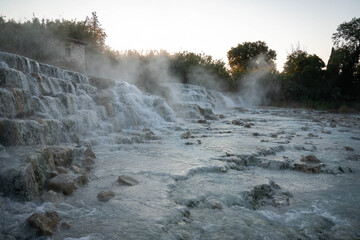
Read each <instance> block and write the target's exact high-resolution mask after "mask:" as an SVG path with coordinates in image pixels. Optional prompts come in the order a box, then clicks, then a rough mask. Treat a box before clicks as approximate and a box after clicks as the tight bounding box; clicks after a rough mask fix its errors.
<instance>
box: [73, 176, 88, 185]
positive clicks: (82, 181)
mask: <svg viewBox="0 0 360 240" xmlns="http://www.w3.org/2000/svg"><path fill="white" fill-rule="evenodd" d="M76 182H77V183H78V184H80V185H87V184H88V183H89V177H88V176H87V174H86V173H84V174H82V175H80V176H78V177H77V178H76Z"/></svg>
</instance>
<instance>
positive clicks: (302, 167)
mask: <svg viewBox="0 0 360 240" xmlns="http://www.w3.org/2000/svg"><path fill="white" fill-rule="evenodd" d="M294 167H295V170H296V171H300V172H305V173H320V172H321V165H318V164H316V165H314V164H298V163H295V164H294Z"/></svg>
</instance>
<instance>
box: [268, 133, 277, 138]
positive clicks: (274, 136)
mask: <svg viewBox="0 0 360 240" xmlns="http://www.w3.org/2000/svg"><path fill="white" fill-rule="evenodd" d="M270 137H272V138H277V137H278V135H277V134H276V133H272V134H270Z"/></svg>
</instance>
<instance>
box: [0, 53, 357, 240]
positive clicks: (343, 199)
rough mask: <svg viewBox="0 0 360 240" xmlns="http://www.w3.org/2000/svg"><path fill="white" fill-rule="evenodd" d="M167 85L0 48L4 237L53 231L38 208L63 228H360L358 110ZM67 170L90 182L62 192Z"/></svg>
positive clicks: (306, 232) (323, 233) (99, 232)
mask: <svg viewBox="0 0 360 240" xmlns="http://www.w3.org/2000/svg"><path fill="white" fill-rule="evenodd" d="M166 87H167V88H169V89H170V90H171V96H170V98H169V99H163V98H161V97H157V96H153V95H149V94H146V93H143V92H141V91H140V90H139V89H138V88H137V87H135V86H133V85H130V84H128V83H126V82H115V81H110V80H105V79H94V78H88V77H86V76H84V75H81V74H78V73H74V72H69V71H65V70H62V69H60V68H56V67H53V66H49V65H45V64H38V63H37V62H35V61H33V60H29V59H27V58H24V57H20V56H17V55H13V54H7V53H0V100H1V102H0V143H1V144H2V146H1V147H0V183H1V186H0V239H32V238H35V239H45V238H44V237H42V236H41V235H37V233H36V231H35V229H36V228H33V227H30V226H29V223H28V222H27V220H26V219H28V218H29V217H30V216H32V214H34V213H45V212H52V211H55V212H56V213H57V214H58V215H59V217H60V218H61V222H60V223H58V225H57V228H56V229H54V230H53V232H51V234H52V236H51V239H68V240H70V239H294V238H296V239H358V238H360V231H359V229H360V217H359V216H360V209H359V207H358V203H359V201H360V193H359V191H358V190H359V187H360V182H359V174H360V166H359V161H360V153H359V152H360V148H359V142H360V128H359V126H360V117H359V116H358V115H341V114H330V113H322V112H316V111H309V110H292V109H275V108H252V109H244V108H240V107H236V106H235V105H234V103H233V102H232V101H231V100H230V99H229V98H227V97H225V96H224V95H222V94H221V93H219V92H216V91H211V90H207V89H205V88H203V87H199V86H193V85H181V84H168V85H167V86H166ZM93 153H95V154H94V155H96V158H95V159H94V156H93ZM92 161H95V165H93V162H92ZM63 171H66V172H67V174H69V175H71V176H72V177H73V178H74V179H76V180H77V181H76V185H77V189H76V190H75V189H71V190H73V191H72V192H71V194H68V193H67V195H65V196H64V195H63V194H62V193H61V194H58V195H55V193H51V194H53V196H57V197H56V199H50V200H49V198H46V197H44V193H47V194H50V192H51V191H48V190H49V188H50V187H51V184H50V182H51V179H53V178H55V177H54V176H56V175H61V174H62V173H61V172H63ZM85 176H86V178H84V177H85ZM119 176H127V177H125V179H129V178H128V176H130V177H132V178H134V179H135V180H130V181H131V183H134V184H133V185H134V186H128V185H124V184H121V182H118V177H119ZM84 179H85V180H87V179H88V182H87V181H85V180H84ZM130 179H131V178H130ZM102 191H104V192H109V191H111V194H110V195H109V196H110V197H109V199H107V201H100V200H99V199H100V198H98V197H97V196H98V194H99V193H100V192H102ZM60 192H61V191H60ZM65 192H66V191H65ZM39 196H41V197H39ZM38 234H39V233H38Z"/></svg>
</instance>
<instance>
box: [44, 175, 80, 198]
mask: <svg viewBox="0 0 360 240" xmlns="http://www.w3.org/2000/svg"><path fill="white" fill-rule="evenodd" d="M49 188H50V189H52V190H55V191H61V192H63V193H64V194H66V195H67V194H71V193H72V192H73V191H74V190H75V183H74V178H73V177H72V176H71V175H70V174H66V173H61V174H59V175H57V176H56V177H54V178H52V179H50V180H49Z"/></svg>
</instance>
